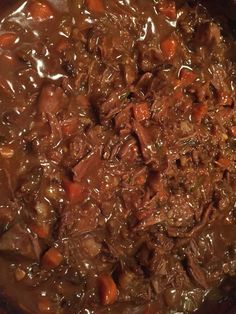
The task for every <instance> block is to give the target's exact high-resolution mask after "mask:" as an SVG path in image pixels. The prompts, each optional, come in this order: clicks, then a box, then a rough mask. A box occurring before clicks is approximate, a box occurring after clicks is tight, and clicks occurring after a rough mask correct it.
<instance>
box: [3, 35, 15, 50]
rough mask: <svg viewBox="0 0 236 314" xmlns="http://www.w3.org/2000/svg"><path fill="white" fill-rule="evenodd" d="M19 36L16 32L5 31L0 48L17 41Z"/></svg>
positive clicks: (8, 46)
mask: <svg viewBox="0 0 236 314" xmlns="http://www.w3.org/2000/svg"><path fill="white" fill-rule="evenodd" d="M17 39H18V36H17V35H16V34H15V33H4V34H1V35H0V48H2V49H7V48H10V47H12V46H13V45H14V44H15V43H16V42H17Z"/></svg>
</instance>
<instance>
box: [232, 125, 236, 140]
mask: <svg viewBox="0 0 236 314" xmlns="http://www.w3.org/2000/svg"><path fill="white" fill-rule="evenodd" d="M231 133H232V135H233V136H234V137H236V125H235V126H232V128H231Z"/></svg>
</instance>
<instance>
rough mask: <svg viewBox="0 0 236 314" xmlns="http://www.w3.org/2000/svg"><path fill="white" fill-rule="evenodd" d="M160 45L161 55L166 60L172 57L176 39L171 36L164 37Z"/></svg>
mask: <svg viewBox="0 0 236 314" xmlns="http://www.w3.org/2000/svg"><path fill="white" fill-rule="evenodd" d="M160 47H161V51H162V54H163V57H164V58H165V59H168V60H169V59H172V58H173V57H174V55H175V52H176V48H177V44H176V40H175V39H174V38H172V37H169V38H166V39H165V40H163V41H162V42H161V44H160Z"/></svg>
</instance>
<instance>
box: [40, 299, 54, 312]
mask: <svg viewBox="0 0 236 314" xmlns="http://www.w3.org/2000/svg"><path fill="white" fill-rule="evenodd" d="M38 309H39V311H40V313H52V304H51V301H50V300H49V299H47V298H44V299H42V300H40V301H39V302H38Z"/></svg>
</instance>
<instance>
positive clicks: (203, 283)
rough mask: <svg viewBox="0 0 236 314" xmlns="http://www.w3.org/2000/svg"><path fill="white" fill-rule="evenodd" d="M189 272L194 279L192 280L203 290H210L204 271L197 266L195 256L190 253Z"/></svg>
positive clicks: (188, 259)
mask: <svg viewBox="0 0 236 314" xmlns="http://www.w3.org/2000/svg"><path fill="white" fill-rule="evenodd" d="M187 270H188V272H189V274H190V276H191V277H192V279H193V280H194V281H195V282H196V283H197V284H198V285H199V286H200V287H202V288H203V289H207V288H208V284H207V280H206V275H205V273H204V271H203V269H202V268H201V267H200V266H199V265H197V264H196V263H195V261H194V258H193V256H192V255H191V254H190V253H187Z"/></svg>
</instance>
